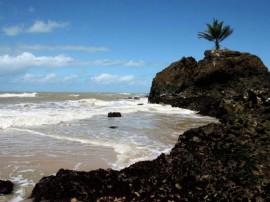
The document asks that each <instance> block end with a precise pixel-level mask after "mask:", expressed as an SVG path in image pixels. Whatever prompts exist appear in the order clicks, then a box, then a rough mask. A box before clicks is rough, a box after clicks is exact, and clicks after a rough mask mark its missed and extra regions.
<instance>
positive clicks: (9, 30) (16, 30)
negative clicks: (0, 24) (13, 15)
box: [2, 25, 23, 36]
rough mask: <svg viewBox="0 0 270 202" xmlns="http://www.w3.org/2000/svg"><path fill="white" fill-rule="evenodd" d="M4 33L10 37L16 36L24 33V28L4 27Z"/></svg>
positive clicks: (17, 26)
mask: <svg viewBox="0 0 270 202" xmlns="http://www.w3.org/2000/svg"><path fill="white" fill-rule="evenodd" d="M2 31H3V32H4V33H5V34H6V35H8V36H16V35H18V34H20V33H21V32H23V28H22V27H21V26H19V25H16V26H11V27H4V28H3V29H2Z"/></svg>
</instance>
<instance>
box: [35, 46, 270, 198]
mask: <svg viewBox="0 0 270 202" xmlns="http://www.w3.org/2000/svg"><path fill="white" fill-rule="evenodd" d="M149 101H151V102H155V103H167V104H171V105H173V106H177V107H185V108H189V109H193V110H197V111H199V112H200V113H202V114H205V115H212V116H216V117H218V118H219V119H220V124H214V123H213V124H209V125H207V126H204V127H200V128H197V129H191V130H188V131H186V132H185V133H184V134H183V135H181V136H179V139H178V142H177V143H176V145H175V147H174V148H173V149H172V151H171V152H170V154H169V155H165V154H161V155H160V156H159V157H158V158H157V159H155V160H153V161H144V162H138V163H135V164H133V165H131V166H130V167H128V168H125V169H123V170H120V171H114V170H110V169H109V170H102V169H100V170H95V171H90V172H76V171H70V170H63V169H61V170H59V171H58V172H57V174H56V176H49V177H44V178H42V179H41V181H40V182H39V183H38V184H37V185H36V186H35V188H34V190H33V192H32V197H34V198H35V200H36V201H40V200H50V201H59V200H63V201H68V200H70V199H72V198H73V199H74V200H75V199H76V200H79V201H267V200H270V74H269V72H268V70H267V68H266V67H265V66H264V65H263V63H262V62H261V60H260V59H259V58H258V57H256V56H254V55H251V54H248V53H240V52H236V51H228V50H220V51H214V52H212V51H206V52H205V58H204V59H203V60H201V61H199V62H196V61H195V59H193V58H191V57H189V58H182V59H181V60H180V61H178V62H176V63H173V64H172V65H170V66H169V67H168V68H166V69H165V70H163V71H162V72H160V73H158V74H157V76H156V78H155V79H154V80H153V84H152V88H151V92H150V96H149Z"/></svg>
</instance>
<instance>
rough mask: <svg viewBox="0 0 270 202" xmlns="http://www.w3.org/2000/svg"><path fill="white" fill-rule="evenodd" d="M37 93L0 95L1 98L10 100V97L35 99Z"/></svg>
mask: <svg viewBox="0 0 270 202" xmlns="http://www.w3.org/2000/svg"><path fill="white" fill-rule="evenodd" d="M36 95H37V93H3V94H0V97H1V98H10V97H25V98H26V97H36Z"/></svg>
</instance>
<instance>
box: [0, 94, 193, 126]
mask: <svg viewBox="0 0 270 202" xmlns="http://www.w3.org/2000/svg"><path fill="white" fill-rule="evenodd" d="M111 111H119V112H121V113H122V114H125V113H134V112H151V113H163V114H195V113H196V112H194V111H190V110H186V109H181V108H173V107H171V106H169V105H159V104H149V103H148V100H147V98H142V99H140V100H118V101H103V100H97V99H81V100H66V101H58V102H41V103H22V104H10V105H6V106H4V107H2V108H1V111H0V129H6V128H9V127H21V126H39V125H49V124H59V123H64V122H70V121H74V120H83V119H88V118H91V117H93V116H95V115H105V116H106V115H107V114H108V113H109V112H111Z"/></svg>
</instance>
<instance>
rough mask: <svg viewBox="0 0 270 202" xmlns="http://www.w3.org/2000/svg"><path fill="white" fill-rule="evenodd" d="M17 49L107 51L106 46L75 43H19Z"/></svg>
mask: <svg viewBox="0 0 270 202" xmlns="http://www.w3.org/2000/svg"><path fill="white" fill-rule="evenodd" d="M17 48H18V49H22V50H36V51H40V50H46V51H78V52H107V51H109V49H108V48H106V47H94V46H76V45H63V46H50V45H40V44H35V45H27V44H19V45H18V47H17Z"/></svg>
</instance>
